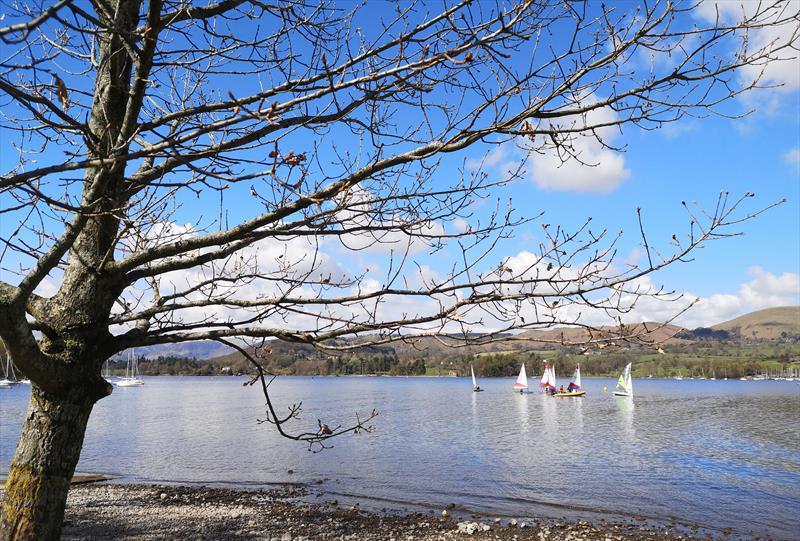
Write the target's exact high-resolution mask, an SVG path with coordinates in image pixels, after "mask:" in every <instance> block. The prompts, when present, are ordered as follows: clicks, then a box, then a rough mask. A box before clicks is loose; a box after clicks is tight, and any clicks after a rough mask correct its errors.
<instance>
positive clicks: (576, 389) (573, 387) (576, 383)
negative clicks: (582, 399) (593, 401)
mask: <svg viewBox="0 0 800 541" xmlns="http://www.w3.org/2000/svg"><path fill="white" fill-rule="evenodd" d="M585 394H586V391H584V390H583V389H581V365H580V364H579V365H577V366H576V367H575V373H574V374H573V375H572V381H571V382H570V383H569V386H568V387H567V390H566V391H561V392H560V393H556V394H554V395H553V396H559V397H565V396H583V395H585Z"/></svg>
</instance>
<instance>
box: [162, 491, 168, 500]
mask: <svg viewBox="0 0 800 541" xmlns="http://www.w3.org/2000/svg"><path fill="white" fill-rule="evenodd" d="M161 499H162V500H166V499H167V493H166V492H162V493H161Z"/></svg>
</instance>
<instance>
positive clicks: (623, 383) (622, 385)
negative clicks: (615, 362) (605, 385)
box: [614, 363, 633, 396]
mask: <svg viewBox="0 0 800 541" xmlns="http://www.w3.org/2000/svg"><path fill="white" fill-rule="evenodd" d="M631 364H632V363H628V364H627V365H626V366H625V369H624V370H623V371H622V374H620V376H619V379H618V380H617V388H616V389H614V394H615V395H616V396H633V380H632V379H631Z"/></svg>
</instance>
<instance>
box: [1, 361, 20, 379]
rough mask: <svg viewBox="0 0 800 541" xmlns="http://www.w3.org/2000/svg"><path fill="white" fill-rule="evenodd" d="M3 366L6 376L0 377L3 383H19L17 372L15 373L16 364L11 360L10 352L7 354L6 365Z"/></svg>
mask: <svg viewBox="0 0 800 541" xmlns="http://www.w3.org/2000/svg"><path fill="white" fill-rule="evenodd" d="M3 368H4V372H5V376H4V377H3V379H0V384H1V385H3V386H4V387H11V386H12V385H16V384H17V383H19V382H18V381H17V376H16V374H14V364H13V363H12V362H11V357H10V356H9V355H8V354H6V365H5V366H4V367H3Z"/></svg>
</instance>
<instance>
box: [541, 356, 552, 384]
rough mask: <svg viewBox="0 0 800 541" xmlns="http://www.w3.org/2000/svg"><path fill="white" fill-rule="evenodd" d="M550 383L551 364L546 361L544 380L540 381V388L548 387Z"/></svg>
mask: <svg viewBox="0 0 800 541" xmlns="http://www.w3.org/2000/svg"><path fill="white" fill-rule="evenodd" d="M548 381H550V363H548V362H547V361H545V365H544V373H543V374H542V379H541V380H540V381H539V387H547V382H548Z"/></svg>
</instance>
